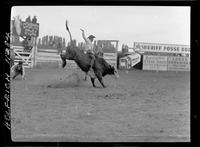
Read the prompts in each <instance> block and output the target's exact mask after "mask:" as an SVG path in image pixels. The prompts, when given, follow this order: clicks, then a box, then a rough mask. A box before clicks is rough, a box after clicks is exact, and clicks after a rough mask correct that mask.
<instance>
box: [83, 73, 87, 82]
mask: <svg viewBox="0 0 200 147" xmlns="http://www.w3.org/2000/svg"><path fill="white" fill-rule="evenodd" d="M84 80H85V81H87V72H86V73H85V79H84Z"/></svg>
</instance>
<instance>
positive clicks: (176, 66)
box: [168, 56, 190, 71]
mask: <svg viewBox="0 0 200 147" xmlns="http://www.w3.org/2000/svg"><path fill="white" fill-rule="evenodd" d="M168 70H170V71H190V58H189V57H172V56H171V57H170V56H168Z"/></svg>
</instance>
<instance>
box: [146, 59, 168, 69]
mask: <svg viewBox="0 0 200 147" xmlns="http://www.w3.org/2000/svg"><path fill="white" fill-rule="evenodd" d="M143 70H158V71H167V56H152V55H144V56H143Z"/></svg>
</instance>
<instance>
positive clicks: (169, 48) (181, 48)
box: [134, 42, 190, 54]
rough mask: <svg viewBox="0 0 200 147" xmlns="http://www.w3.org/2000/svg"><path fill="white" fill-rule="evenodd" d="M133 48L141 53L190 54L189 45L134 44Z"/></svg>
mask: <svg viewBox="0 0 200 147" xmlns="http://www.w3.org/2000/svg"><path fill="white" fill-rule="evenodd" d="M134 48H135V50H137V51H141V52H162V53H177V54H190V46H189V45H176V44H161V43H145V42H134Z"/></svg>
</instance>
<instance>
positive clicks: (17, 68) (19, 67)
mask: <svg viewBox="0 0 200 147" xmlns="http://www.w3.org/2000/svg"><path fill="white" fill-rule="evenodd" d="M11 72H12V73H13V77H12V79H15V78H16V77H17V76H18V75H21V76H22V79H25V70H24V66H23V62H22V61H19V63H18V64H16V65H13V66H12V68H11Z"/></svg>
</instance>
